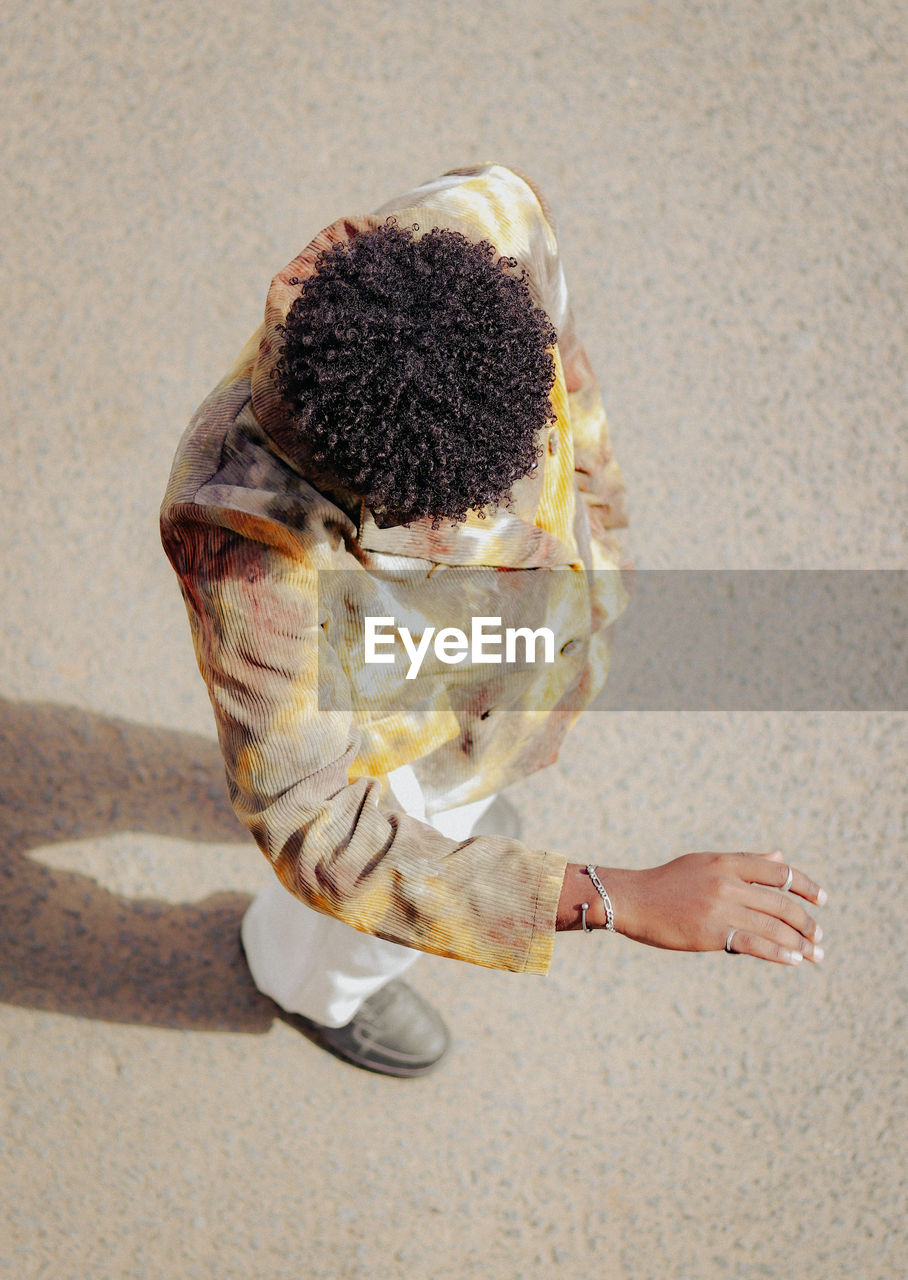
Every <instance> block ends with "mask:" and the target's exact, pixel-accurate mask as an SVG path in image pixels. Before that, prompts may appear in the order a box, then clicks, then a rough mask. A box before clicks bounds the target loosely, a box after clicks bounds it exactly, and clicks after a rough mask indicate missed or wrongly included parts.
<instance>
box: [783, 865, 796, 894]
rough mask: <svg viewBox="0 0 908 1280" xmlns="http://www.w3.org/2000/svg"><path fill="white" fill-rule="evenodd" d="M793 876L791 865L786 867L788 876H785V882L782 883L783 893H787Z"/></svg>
mask: <svg viewBox="0 0 908 1280" xmlns="http://www.w3.org/2000/svg"><path fill="white" fill-rule="evenodd" d="M794 876H795V873H794V870H793V868H792V867H789V868H788V876H787V878H786V880H785V883H784V884H783V885H782V892H783V893H787V892H788V890H789V889H790V888H791V882H792V880H794Z"/></svg>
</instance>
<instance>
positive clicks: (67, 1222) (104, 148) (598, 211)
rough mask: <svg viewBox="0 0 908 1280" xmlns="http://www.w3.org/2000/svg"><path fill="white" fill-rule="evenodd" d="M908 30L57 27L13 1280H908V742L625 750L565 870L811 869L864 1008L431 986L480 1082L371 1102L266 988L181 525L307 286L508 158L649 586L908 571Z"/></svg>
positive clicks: (628, 17) (259, 11) (884, 728)
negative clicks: (238, 388) (807, 572)
mask: <svg viewBox="0 0 908 1280" xmlns="http://www.w3.org/2000/svg"><path fill="white" fill-rule="evenodd" d="M904 32H905V13H904V10H903V8H902V7H901V6H900V5H899V4H897V3H895V2H894V0H884V2H883V3H879V2H876V3H868V2H865V0H850V2H849V3H847V4H846V3H839V2H837V0H832V2H831V3H828V4H818V3H806V4H794V5H792V4H788V3H784V2H782V0H765V3H752V2H751V0H746V2H745V3H741V4H729V5H720V4H718V3H693V2H691V3H681V2H674V3H668V4H646V3H638V2H636V0H635V2H633V3H631V2H630V0H619V2H617V3H614V4H608V5H605V4H593V3H589V0H586V2H584V3H581V2H580V0H574V2H571V3H562V4H558V3H551V4H545V5H544V4H541V3H539V2H538V0H523V2H522V3H517V0H508V2H505V3H499V4H491V3H472V4H469V5H466V4H464V5H458V4H455V3H452V2H448V3H444V2H439V3H421V4H420V3H415V2H414V0H402V2H399V3H395V4H390V3H387V4H386V3H380V2H378V0H363V3H360V4H357V5H338V4H334V3H328V4H322V5H314V4H309V3H291V2H290V0H271V2H270V3H252V4H248V5H247V4H243V5H240V4H232V3H221V4H217V3H213V2H212V0H201V2H200V3H196V4H193V5H183V4H177V3H172V2H166V3H160V4H140V3H135V2H133V0H126V2H125V3H121V4H117V5H112V4H111V5H104V4H99V3H87V2H85V0H74V2H72V3H64V2H63V0H51V2H50V3H47V2H44V3H40V4H36V5H29V6H22V5H20V6H15V8H14V7H13V6H7V7H6V21H5V23H4V40H3V48H4V54H3V63H4V67H3V70H4V75H3V80H4V89H3V101H2V119H3V135H4V140H3V147H2V165H3V172H4V176H5V179H6V181H5V184H4V186H5V190H6V201H5V202H6V216H5V218H4V236H3V239H4V252H3V259H2V267H0V271H2V277H0V278H2V296H3V299H4V319H5V322H6V334H5V337H4V341H3V344H2V351H0V362H2V367H3V375H4V377H3V384H4V388H5V394H4V427H3V433H2V449H3V465H2V467H0V486H2V513H3V520H2V526H0V540H2V574H3V581H2V587H3V595H2V600H3V605H2V608H3V619H2V650H0V697H2V701H0V747H2V750H3V753H4V755H3V762H2V766H0V768H2V773H0V805H2V824H3V826H2V832H3V834H2V840H3V844H2V849H0V858H2V861H0V872H2V874H0V911H2V956H0V962H2V970H0V994H2V997H3V1001H4V1003H3V1005H2V1007H0V1050H2V1076H0V1079H2V1085H3V1093H2V1108H3V1142H2V1149H0V1171H2V1173H0V1176H2V1185H3V1186H4V1188H5V1191H4V1194H3V1197H2V1201H3V1205H2V1211H0V1214H2V1216H0V1274H2V1275H4V1276H6V1275H8V1276H10V1277H14V1278H15V1280H20V1278H21V1280H38V1278H41V1280H47V1278H50V1277H53V1278H54V1280H56V1278H57V1277H73V1278H78V1280H81V1278H82V1277H92V1280H95V1278H98V1280H102V1278H104V1277H112V1278H114V1280H120V1278H123V1280H127V1278H128V1280H133V1278H138V1277H148V1278H150V1280H156V1278H158V1277H171V1276H174V1277H181V1278H182V1277H186V1278H190V1277H218V1278H219V1280H228V1278H232V1277H250V1276H252V1277H259V1278H262V1280H272V1278H273V1280H284V1278H285V1277H286V1278H287V1280H297V1278H299V1280H329V1278H334V1277H344V1278H346V1277H350V1278H351V1280H352V1278H356V1280H367V1278H368V1280H372V1278H373V1277H378V1278H380V1280H386V1278H389V1280H396V1278H397V1277H404V1276H406V1277H408V1280H410V1278H414V1277H415V1278H417V1280H420V1278H422V1277H426V1278H428V1280H465V1278H466V1277H493V1278H495V1280H518V1277H522V1278H523V1280H531V1278H532V1280H537V1278H542V1277H549V1276H552V1275H562V1274H563V1275H566V1276H567V1275H570V1276H578V1275H596V1276H603V1277H608V1278H611V1277H629V1278H631V1280H644V1278H646V1280H650V1278H651V1280H666V1278H667V1277H673V1278H678V1280H684V1278H690V1280H694V1278H696V1280H713V1277H715V1278H717V1280H718V1278H719V1277H723V1278H725V1277H728V1278H733V1280H757V1278H762V1277H780V1278H784V1280H789V1277H792V1276H796V1275H801V1274H804V1275H811V1276H819V1277H823V1280H839V1278H840V1277H858V1278H860V1280H892V1278H893V1277H895V1276H896V1275H898V1274H900V1273H901V1268H902V1267H903V1265H904V1254H905V1248H906V1245H905V1239H904V1234H903V1233H904V1214H905V1207H906V1205H905V1173H904V1164H903V1152H904V1148H905V1140H906V1133H905V1126H904V1115H905V1107H904V1093H903V1088H904V1086H903V1077H904V1071H905V1060H904V1017H905V1001H904V950H903V943H904V930H903V922H904V918H905V909H906V903H905V895H904V886H903V867H904V856H905V848H906V805H905V795H904V777H905V765H906V733H905V730H906V716H905V714H883V713H843V712H840V713H830V712H811V713H782V712H777V713H745V712H736V713H709V714H706V713H685V714H675V713H672V714H669V713H655V712H649V713H612V714H608V715H604V714H600V715H591V716H588V717H586V718H585V719H584V720H583V721H582V722H581V725H580V726H579V727H578V729H577V730H576V731H575V733H574V735H573V737H572V739H571V740H570V742H569V744H568V746H567V747H566V748H565V750H564V752H563V754H562V758H561V760H560V762H559V764H558V765H557V766H556V767H554V768H552V769H551V770H549V771H548V772H547V773H546V774H543V775H540V776H538V777H536V778H534V779H531V780H528V781H527V782H526V783H525V784H524V785H523V786H522V788H520V789H519V793H518V799H519V800H520V802H521V804H522V807H523V809H524V812H525V817H526V822H527V826H528V829H529V831H530V832H531V838H532V839H538V840H539V842H548V843H553V844H554V843H555V842H558V843H559V844H560V845H561V846H562V847H563V848H564V849H565V850H566V851H567V852H569V853H570V854H571V855H573V856H575V857H577V858H582V859H583V860H586V858H587V856H589V855H590V853H591V852H592V851H595V854H596V858H597V860H598V861H599V862H602V863H608V862H613V863H627V864H629V865H640V866H642V865H647V864H650V863H653V862H656V861H661V860H664V859H667V858H669V857H671V856H674V855H675V854H677V853H681V852H685V851H687V850H691V849H715V848H720V849H721V848H729V849H736V848H742V847H743V848H752V849H760V848H763V849H770V848H773V847H775V846H778V847H781V848H782V849H784V850H785V851H786V852H787V853H788V854H789V855H790V857H791V859H792V860H793V861H796V862H797V863H798V864H799V865H801V866H802V867H803V868H804V869H805V870H807V871H809V872H810V873H811V874H813V875H814V876H816V877H817V878H818V879H820V880H821V881H822V882H823V883H825V884H826V886H827V888H828V890H829V893H830V903H829V906H828V907H827V908H826V909H825V912H824V913H823V917H822V919H823V925H824V928H825V931H826V937H827V942H828V945H827V959H826V961H825V963H824V965H823V967H822V968H821V969H819V970H817V969H815V968H813V967H812V966H809V965H804V966H802V969H801V970H788V969H784V970H783V969H781V968H775V967H770V966H767V965H760V964H757V963H755V962H749V961H732V960H729V959H728V958H727V957H725V956H723V955H702V956H677V955H673V954H670V953H662V952H656V951H652V950H648V949H645V948H642V947H639V946H635V945H634V944H631V943H628V942H626V941H625V940H624V939H622V938H612V937H608V938H604V937H602V936H597V937H595V938H593V939H587V938H585V937H582V936H577V935H571V936H570V937H566V938H562V939H560V940H559V943H558V946H557V948H556V960H555V963H554V965H553V968H552V972H551V974H550V976H549V977H548V978H545V979H534V978H521V977H517V976H514V975H508V974H503V973H497V972H491V971H484V970H481V969H478V968H474V967H471V966H467V965H458V964H456V963H454V962H450V961H443V960H440V959H435V958H433V957H427V958H425V959H423V960H421V961H420V963H419V966H418V967H417V969H416V970H414V973H413V978H414V982H415V983H417V984H418V985H419V986H420V988H421V989H422V990H423V991H424V992H425V993H427V994H428V995H430V996H431V997H432V998H433V999H435V1000H436V1001H437V1003H438V1005H439V1006H440V1007H441V1009H442V1010H443V1011H444V1013H445V1016H446V1017H447V1019H448V1020H449V1022H450V1025H451V1027H452V1029H453V1033H454V1037H455V1045H454V1049H453V1052H452V1054H451V1055H450V1058H449V1060H448V1062H447V1063H446V1064H445V1066H444V1068H443V1069H442V1070H440V1071H439V1072H438V1073H437V1074H436V1075H433V1076H431V1077H428V1078H426V1079H424V1080H421V1081H412V1082H398V1081H393V1080H388V1079H384V1078H379V1077H375V1076H370V1075H367V1074H365V1073H363V1072H359V1071H356V1070H355V1069H353V1068H349V1067H347V1066H345V1065H343V1064H340V1063H338V1062H337V1061H335V1060H334V1059H332V1058H330V1057H328V1056H327V1055H325V1054H323V1053H321V1052H320V1051H319V1050H317V1049H316V1048H315V1047H314V1046H312V1045H311V1044H310V1043H309V1042H308V1041H306V1040H304V1039H302V1038H300V1037H299V1035H298V1034H297V1033H295V1032H294V1031H292V1030H291V1028H290V1027H289V1026H287V1025H286V1024H285V1023H282V1022H281V1021H279V1020H275V1018H274V1016H273V1008H272V1007H271V1006H270V1005H268V1003H267V1002H265V1001H263V1000H262V999H260V998H259V997H258V996H257V994H256V993H255V991H254V990H253V989H252V987H251V985H250V982H249V980H248V978H247V977H246V976H245V973H244V970H243V967H242V964H241V961H240V959H239V955H238V950H237V945H236V926H237V923H238V920H239V916H240V914H241V912H242V909H243V905H244V903H245V901H246V900H247V898H248V895H249V893H250V892H252V891H253V890H254V889H255V888H256V886H258V885H260V884H262V883H264V880H265V877H266V876H267V875H268V874H269V872H268V869H267V867H266V866H265V864H264V861H263V860H262V859H261V858H260V856H259V855H258V853H257V852H256V850H255V848H254V846H253V845H252V844H251V842H250V841H249V840H248V839H244V838H243V836H242V833H239V832H238V829H237V827H236V825H235V823H234V821H233V818H232V815H231V814H230V813H229V811H228V810H227V808H226V803H225V801H224V798H223V781H222V771H221V766H220V759H219V756H218V753H217V748H216V746H215V745H214V744H213V724H212V719H211V715H210V710H209V707H208V702H207V695H206V693H205V689H204V686H203V685H202V682H201V680H200V679H199V676H198V672H197V670H196V668H195V665H194V659H193V656H192V651H191V646H190V641H189V630H188V626H187V623H186V618H185V614H184V610H183V606H182V602H181V601H180V598H179V594H178V590H177V586H176V580H175V578H174V577H173V575H172V573H171V570H170V568H169V566H168V564H167V563H166V560H165V559H164V556H163V553H162V551H161V549H160V546H159V543H158V535H157V527H156V520H157V508H158V504H159V502H160V498H161V495H162V493H163V489H164V484H165V481H166V477H167V473H168V470H169V466H170V460H171V457H172V454H173V450H174V448H175V445H176V442H177V439H178V437H179V435H180V433H181V431H182V430H183V428H184V426H185V424H186V422H187V421H188V419H189V416H190V415H191V413H192V411H193V410H194V408H195V407H196V405H197V404H198V403H199V401H200V400H201V399H202V397H203V396H204V395H205V394H206V393H207V391H208V390H209V389H210V387H211V386H212V385H213V384H214V382H216V381H217V379H218V378H219V377H220V376H221V374H222V373H223V372H224V371H225V369H226V367H227V366H228V364H229V362H230V361H231V360H232V358H233V356H234V355H235V353H236V352H237V351H238V350H239V348H240V347H241V346H242V345H243V343H244V342H245V340H246V338H247V336H248V335H249V333H250V332H251V331H252V329H253V328H254V327H255V326H256V324H257V323H258V321H259V319H260V316H261V310H262V306H263V303H264V298H265V293H266V291H267V287H268V283H269V280H270V278H271V275H272V274H273V272H274V271H276V270H277V269H278V268H279V267H280V266H282V265H283V264H284V263H285V262H287V261H288V260H289V259H290V257H291V256H292V255H293V253H295V252H296V251H297V250H298V249H299V248H300V247H302V245H303V244H305V243H306V242H307V241H308V240H309V239H310V237H311V236H312V234H314V232H315V231H317V230H318V229H319V228H321V227H322V226H323V225H324V224H326V223H327V222H329V221H331V220H333V219H334V218H335V217H337V216H340V215H342V214H345V213H351V212H362V211H366V210H368V209H370V208H372V207H374V206H375V205H376V204H378V203H380V202H381V201H383V200H385V199H387V198H389V197H390V196H392V195H394V194H395V193H396V192H398V191H399V190H402V189H405V188H406V187H408V186H410V185H412V184H413V183H415V182H419V181H421V180H424V179H427V178H430V177H433V176H435V175H436V174H438V173H440V172H442V171H443V170H444V169H447V168H450V167H452V166H455V165H459V164H463V163H466V162H469V161H473V160H477V159H480V160H481V159H498V160H501V161H502V162H504V163H509V164H512V165H514V166H516V167H518V168H521V169H523V170H525V171H527V172H528V173H531V174H532V175H533V176H534V178H535V179H536V180H537V181H538V183H539V185H540V186H541V187H542V189H543V190H544V191H545V192H546V194H547V195H548V197H549V199H550V201H551V203H552V204H553V206H554V207H555V209H556V211H557V213H558V215H559V223H560V235H561V240H562V244H563V251H564V257H565V263H566V270H567V273H568V279H569V283H570V284H571V286H572V290H573V295H574V304H575V310H576V312H577V317H578V323H579V325H580V327H581V331H582V333H583V335H584V337H585V340H586V343H587V346H588V349H589V352H590V356H591V358H592V361H593V364H594V366H595V368H596V369H597V372H598V374H599V377H600V380H601V383H602V387H603V392H604V395H605V398H606V403H607V405H608V408H609V411H610V417H611V422H612V431H613V437H614V441H615V445H616V450H617V453H618V456H619V458H620V460H621V462H622V465H623V467H624V470H625V473H626V475H627V479H628V485H629V491H630V495H631V503H632V521H633V530H632V540H631V546H632V549H633V553H634V558H635V560H636V562H637V564H638V565H639V566H640V567H642V568H646V567H660V568H669V567H670V568H682V567H684V568H705V567H715V568H755V567H761V568H774V567H775V568H782V567H785V568H789V567H792V568H852V569H855V568H869V567H876V568H905V567H906V560H908V536H906V523H905V511H906V504H905V488H906V478H908V465H906V456H908V448H906V434H905V424H904V416H903V391H904V387H903V385H902V382H901V378H902V376H903V372H904V352H905V347H904V333H903V320H904V313H903V310H902V305H901V300H902V298H903V296H904V294H903V290H904V257H903V252H902V249H903V245H904V208H905V194H906V193H905V167H904V161H905V154H904V135H903V134H900V128H901V126H902V124H903V121H904V116H905V106H906V102H905V93H904V88H903V85H904V79H905V63H904V54H905V41H904Z"/></svg>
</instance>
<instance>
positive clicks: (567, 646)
mask: <svg viewBox="0 0 908 1280" xmlns="http://www.w3.org/2000/svg"><path fill="white" fill-rule="evenodd" d="M579 644H580V641H579V640H578V639H577V637H576V636H575V637H574V639H573V640H567V641H566V642H565V643H564V644H563V645H562V646H561V652H562V653H563V654H568V653H573V652H574V650H575V649H576V648H577V646H578V645H579Z"/></svg>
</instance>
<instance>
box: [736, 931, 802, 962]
mask: <svg viewBox="0 0 908 1280" xmlns="http://www.w3.org/2000/svg"><path fill="white" fill-rule="evenodd" d="M730 950H731V951H732V953H733V954H734V955H741V956H756V958H757V959H758V960H769V961H771V962H772V963H773V964H791V965H795V964H800V963H801V961H802V960H803V959H804V956H803V954H802V953H801V952H800V951H792V950H791V948H790V947H783V946H781V945H780V944H779V943H776V942H769V941H767V939H766V938H761V937H760V936H759V935H758V934H753V933H749V932H748V931H747V930H746V929H736V930H735V936H734V937H733V938H732V940H731V948H730Z"/></svg>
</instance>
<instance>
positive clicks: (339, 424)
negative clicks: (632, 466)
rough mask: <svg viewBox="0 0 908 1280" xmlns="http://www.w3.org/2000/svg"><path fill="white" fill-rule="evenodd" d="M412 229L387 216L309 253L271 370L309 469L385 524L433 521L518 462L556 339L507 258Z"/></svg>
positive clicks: (548, 376)
mask: <svg viewBox="0 0 908 1280" xmlns="http://www.w3.org/2000/svg"><path fill="white" fill-rule="evenodd" d="M418 230H419V226H418V224H416V225H415V226H414V227H413V228H412V229H411V228H404V227H400V226H398V225H397V222H396V220H395V219H393V218H391V219H388V221H387V222H386V223H385V224H384V225H383V226H381V227H378V228H376V229H375V230H373V231H367V232H364V233H361V234H360V235H358V236H356V237H355V238H354V239H352V240H351V241H350V242H348V243H339V244H335V245H332V246H331V248H329V249H326V250H324V251H323V252H322V253H321V254H320V255H319V257H318V258H317V260H316V264H315V272H314V274H313V275H312V276H310V277H309V278H307V279H306V280H305V281H304V282H303V285H302V289H301V292H300V295H299V297H298V298H296V300H295V301H294V302H293V304H292V306H291V308H290V311H289V313H288V315H287V319H286V323H285V324H284V325H282V326H280V329H281V331H282V333H283V346H282V351H281V355H280V357H279V359H278V361H277V364H276V368H275V375H274V376H275V378H276V381H277V384H278V387H279V389H280V393H281V397H282V399H283V400H284V401H285V402H286V404H287V405H288V406H289V408H290V411H291V415H292V421H293V423H294V426H295V427H296V429H297V430H298V431H299V433H300V443H301V445H302V447H303V450H304V453H305V456H306V458H307V462H308V463H310V464H311V466H312V468H313V469H314V472H315V473H316V474H317V475H319V476H324V477H328V478H329V480H330V481H331V482H332V483H333V484H334V485H335V486H339V487H341V488H343V489H346V490H348V491H352V492H353V493H355V494H356V495H357V496H359V497H360V498H362V499H363V500H364V501H365V502H366V503H367V504H368V505H369V506H370V507H371V508H373V509H374V510H375V511H376V512H380V513H382V514H383V516H384V518H385V522H388V521H389V520H390V521H391V522H393V523H397V524H409V523H411V521H413V520H418V519H422V518H424V517H431V519H432V522H433V527H435V528H437V527H438V526H439V524H440V522H441V521H442V520H453V521H462V520H463V519H464V518H465V517H466V515H467V512H468V511H471V510H475V511H477V512H479V513H480V514H484V510H483V509H484V508H485V507H487V506H495V505H502V504H505V503H506V502H507V500H508V495H509V492H510V489H511V487H512V485H513V484H514V482H515V481H516V480H518V479H520V477H522V476H525V475H527V474H528V473H529V472H530V471H531V470H532V469H533V467H534V465H535V464H536V460H537V457H538V455H539V452H540V449H539V445H538V441H537V433H538V432H539V430H540V429H541V428H542V427H544V426H545V425H546V423H548V422H550V421H553V420H554V417H555V415H554V413H553V411H552V407H551V402H550V399H549V391H550V390H551V387H552V384H553V382H554V379H555V365H554V359H553V356H552V353H551V350H550V348H551V347H553V346H554V345H555V341H556V334H555V330H554V328H553V327H552V324H551V322H550V320H549V318H548V316H547V315H546V313H545V312H544V311H543V310H542V309H541V308H539V307H537V306H535V305H534V303H533V300H532V297H531V295H530V291H529V288H528V285H527V282H526V273H525V272H520V273H517V272H516V268H517V262H516V260H515V259H514V258H505V257H499V256H497V251H496V250H495V248H494V247H493V246H492V245H491V244H490V243H489V242H488V241H487V240H482V241H480V242H479V243H474V242H472V241H470V240H468V239H467V238H466V236H463V235H461V234H460V233H459V232H456V231H450V230H445V229H441V228H434V229H432V230H429V231H427V232H425V233H424V234H423V235H422V236H420V237H416V236H415V235H414V234H413V232H414V231H418ZM294 283H296V282H294Z"/></svg>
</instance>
